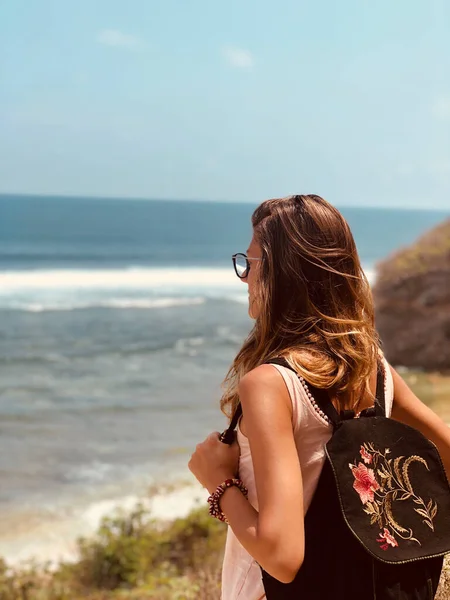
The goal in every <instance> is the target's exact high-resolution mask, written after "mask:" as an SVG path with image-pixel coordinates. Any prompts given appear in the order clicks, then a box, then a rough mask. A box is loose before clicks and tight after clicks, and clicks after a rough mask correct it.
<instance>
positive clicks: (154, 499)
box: [0, 476, 208, 568]
mask: <svg viewBox="0 0 450 600" xmlns="http://www.w3.org/2000/svg"><path fill="white" fill-rule="evenodd" d="M146 488H147V489H145V490H144V489H142V490H141V492H140V493H130V494H128V495H116V496H111V495H108V494H106V493H104V494H103V495H99V497H98V498H97V500H96V501H94V502H91V503H89V504H87V505H85V506H84V508H83V504H82V503H80V500H81V499H80V498H79V499H78V502H77V504H76V505H75V506H70V507H69V506H65V507H59V508H58V510H55V509H53V510H51V509H48V510H44V509H40V510H36V511H33V510H30V509H22V510H18V511H17V512H15V511H13V510H10V511H8V512H7V513H6V514H4V515H2V516H1V519H0V525H1V531H2V534H1V535H0V557H1V558H2V559H3V560H4V561H5V563H6V564H7V565H8V567H12V568H16V567H20V566H21V565H23V564H26V563H29V562H33V563H39V564H43V563H47V564H50V565H52V566H56V565H58V564H59V563H61V562H75V561H76V560H77V559H78V552H77V548H78V547H77V540H78V539H79V538H80V537H83V538H89V537H91V536H93V535H94V534H95V532H96V531H97V530H98V528H99V526H100V524H101V522H102V520H103V519H104V518H105V517H113V516H114V515H117V514H129V513H131V511H133V509H135V508H136V507H137V506H138V505H142V506H143V508H145V509H146V510H148V511H149V513H150V515H151V518H152V519H156V520H157V521H160V522H161V524H164V523H165V522H168V521H171V520H173V519H176V518H179V517H186V516H187V515H188V514H189V513H190V512H191V510H192V509H194V508H196V507H197V506H199V505H201V504H202V503H204V504H205V505H206V498H207V497H208V491H207V490H205V489H204V488H203V487H202V486H201V485H200V484H199V483H198V482H197V481H196V480H195V478H194V477H193V476H192V480H189V479H188V478H187V477H185V478H181V477H179V476H178V477H177V476H172V477H169V478H166V479H165V480H164V481H159V480H157V481H154V482H153V483H152V484H151V485H150V488H149V486H146Z"/></svg>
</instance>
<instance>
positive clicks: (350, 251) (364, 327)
mask: <svg viewBox="0 0 450 600" xmlns="http://www.w3.org/2000/svg"><path fill="white" fill-rule="evenodd" d="M252 225H253V234H254V236H255V239H256V240H257V242H258V243H259V245H260V247H261V257H262V260H261V261H260V262H259V263H258V268H259V274H258V284H257V294H258V305H259V315H258V317H257V318H256V320H255V324H254V326H253V329H252V330H251V331H250V333H249V335H248V337H247V339H246V340H245V342H244V344H243V346H242V348H241V349H240V350H239V352H238V354H237V355H236V357H235V359H234V361H233V363H232V365H231V367H230V370H229V371H228V374H227V376H226V378H225V380H224V381H223V384H222V386H223V388H224V394H223V396H222V398H221V401H220V408H221V410H222V412H223V413H224V414H225V415H226V416H227V417H228V418H231V416H232V414H233V413H234V411H235V409H236V407H237V405H238V402H239V396H238V384H239V381H240V379H241V378H242V377H243V375H245V374H246V373H247V372H248V371H251V370H252V369H254V368H255V367H257V366H258V365H260V364H262V363H263V362H265V361H267V360H268V359H270V358H274V357H276V356H284V357H285V358H286V359H287V360H288V362H289V363H290V364H291V366H292V367H294V368H295V369H296V371H297V373H298V374H300V375H302V376H303V377H304V378H305V380H306V381H307V382H309V383H311V384H312V385H314V386H316V387H318V388H324V389H326V390H327V391H328V393H329V395H330V397H331V398H333V399H334V400H335V402H337V408H338V409H348V408H353V409H356V408H357V405H358V402H359V400H360V399H361V398H362V397H364V396H365V395H366V394H369V395H370V397H372V398H373V394H372V393H371V391H370V387H369V382H370V376H371V373H372V370H373V367H374V364H375V361H376V360H377V357H378V353H379V349H380V341H379V337H378V335H377V332H376V330H375V319H374V308H373V301H372V293H371V290H370V286H369V282H368V280H367V278H366V276H365V274H364V271H363V269H362V267H361V263H360V260H359V257H358V253H357V250H356V245H355V241H354V239H353V235H352V233H351V231H350V227H349V226H348V223H347V221H346V220H345V219H344V217H343V216H342V215H341V213H340V212H339V211H338V210H337V209H336V208H334V207H333V206H332V205H331V204H330V203H329V202H327V201H326V200H324V199H323V198H321V197H320V196H316V195H305V196H303V195H301V196H289V197H287V198H278V199H274V200H266V201H265V202H263V203H262V204H261V205H260V206H258V208H257V209H256V210H255V211H254V213H253V216H252Z"/></svg>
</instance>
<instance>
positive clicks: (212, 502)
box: [208, 479, 248, 523]
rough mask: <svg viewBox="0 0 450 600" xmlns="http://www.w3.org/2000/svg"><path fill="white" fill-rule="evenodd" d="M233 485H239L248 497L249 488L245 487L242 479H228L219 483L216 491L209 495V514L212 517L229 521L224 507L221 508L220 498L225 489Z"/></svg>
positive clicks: (225, 521)
mask: <svg viewBox="0 0 450 600" xmlns="http://www.w3.org/2000/svg"><path fill="white" fill-rule="evenodd" d="M233 485H235V486H236V487H238V488H239V489H240V490H241V492H242V493H243V494H244V496H245V497H246V498H247V497H248V490H247V488H246V487H245V485H244V483H243V481H242V479H226V480H225V481H224V482H222V483H221V484H220V485H218V486H217V488H216V491H215V492H213V493H212V494H211V496H209V497H208V503H209V514H210V515H211V516H212V517H214V518H216V519H219V521H222V522H224V523H228V519H227V518H226V516H225V515H224V514H223V512H222V509H221V508H220V498H221V497H222V495H223V493H224V492H225V490H226V489H227V488H229V487H231V486H233Z"/></svg>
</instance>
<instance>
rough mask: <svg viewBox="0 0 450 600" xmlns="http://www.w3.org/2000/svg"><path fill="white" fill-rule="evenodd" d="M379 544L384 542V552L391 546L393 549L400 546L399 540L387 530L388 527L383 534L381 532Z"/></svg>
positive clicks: (382, 545) (378, 539)
mask: <svg viewBox="0 0 450 600" xmlns="http://www.w3.org/2000/svg"><path fill="white" fill-rule="evenodd" d="M377 542H384V543H383V544H381V546H380V548H381V549H382V550H387V549H388V548H389V546H392V547H393V548H395V547H396V546H398V543H397V540H396V539H395V537H394V536H392V535H391V534H390V532H389V530H388V529H386V527H385V528H384V530H383V532H380V537H379V538H377Z"/></svg>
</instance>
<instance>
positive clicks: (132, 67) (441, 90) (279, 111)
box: [0, 0, 450, 208]
mask: <svg viewBox="0 0 450 600" xmlns="http://www.w3.org/2000/svg"><path fill="white" fill-rule="evenodd" d="M0 61H1V62H0V192H25V193H41V194H74V195H95V196H119V197H142V198H202V199H211V200H238V201H240V200H242V201H251V202H257V201H260V200H262V199H264V198H267V197H273V196H281V195H285V194H289V193H318V194H321V195H323V196H325V197H326V198H327V199H328V200H330V201H331V202H332V203H336V204H340V205H345V204H346V205H361V206H377V205H378V206H398V207H413V206H414V207H416V206H417V207H423V206H425V207H432V206H433V207H436V208H450V76H449V74H450V8H449V3H448V2H447V1H446V0H429V1H428V2H425V1H423V0H409V1H408V2H407V1H405V0H396V1H395V2H392V0H390V1H387V0H378V1H377V2H368V1H365V0H344V1H340V2H338V1H331V0H329V1H324V0H315V1H314V2H311V1H309V2H306V1H301V0H296V1H294V0H293V1H287V0H278V1H277V2H273V1H272V2H268V1H265V0H258V2H256V1H252V2H249V1H245V0H228V1H227V2H214V1H211V0H209V1H206V0H205V1H200V0H177V1H176V0H164V1H160V2H157V1H156V0H128V1H127V2H124V1H120V2H119V1H115V0H107V1H105V0H95V1H93V0H89V1H87V0H77V1H75V0H73V1H69V0H65V1H60V0H53V1H50V0H39V1H36V0H9V2H8V1H6V2H3V3H2V4H1V6H0Z"/></svg>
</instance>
